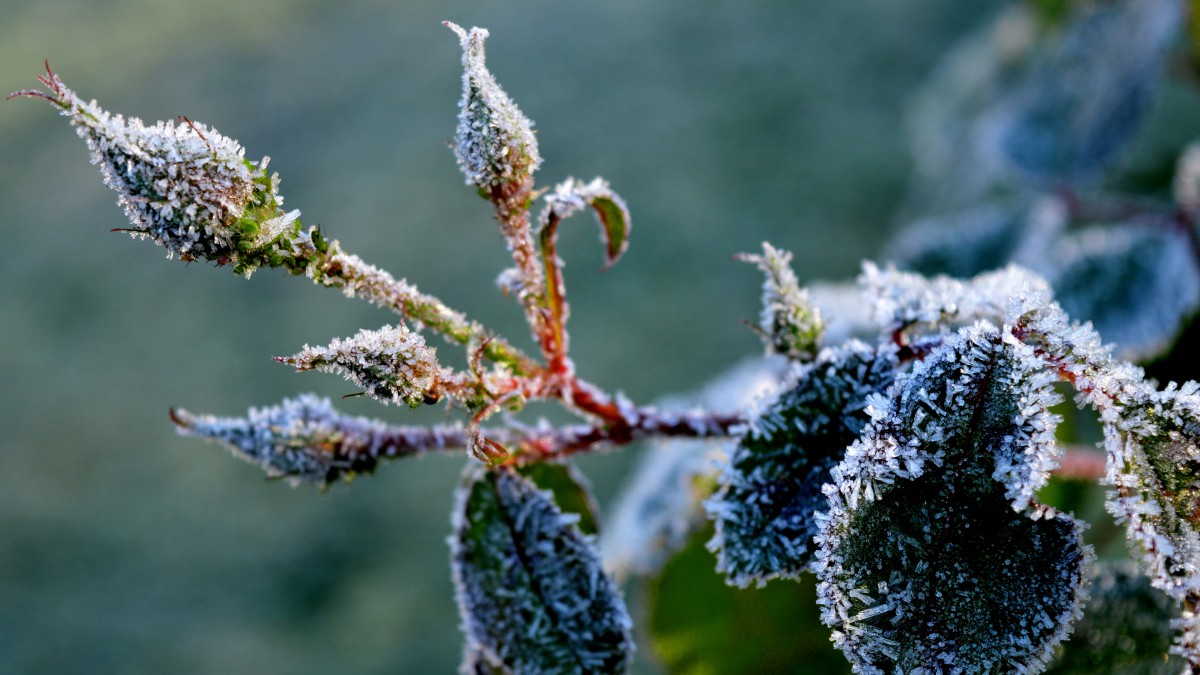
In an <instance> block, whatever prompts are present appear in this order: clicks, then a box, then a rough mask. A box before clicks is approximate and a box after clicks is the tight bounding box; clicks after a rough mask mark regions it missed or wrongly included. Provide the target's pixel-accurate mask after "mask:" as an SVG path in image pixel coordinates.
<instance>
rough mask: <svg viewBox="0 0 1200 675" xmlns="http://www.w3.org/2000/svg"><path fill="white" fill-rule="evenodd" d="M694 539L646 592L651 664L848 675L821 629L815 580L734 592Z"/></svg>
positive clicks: (701, 537) (692, 673)
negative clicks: (657, 662) (653, 655)
mask: <svg viewBox="0 0 1200 675" xmlns="http://www.w3.org/2000/svg"><path fill="white" fill-rule="evenodd" d="M711 534H712V531H711V529H709V530H708V531H707V532H701V533H698V536H696V537H693V538H692V540H691V541H690V542H689V544H688V545H687V546H686V547H684V548H683V549H682V550H680V551H679V553H677V554H676V555H675V556H673V557H672V558H671V560H670V561H668V563H667V564H666V566H665V567H664V569H663V570H662V573H661V575H660V576H659V577H657V578H656V579H654V580H653V581H651V582H650V584H649V586H648V589H647V590H648V602H649V617H648V622H649V632H650V641H651V645H652V648H653V650H654V653H655V656H657V657H658V659H659V660H660V661H661V662H662V664H663V666H665V668H666V670H667V672H670V673H673V674H674V675H724V674H725V673H766V674H769V673H822V674H825V673H828V674H830V675H836V674H837V673H848V672H850V665H849V664H848V663H847V662H846V659H845V657H844V656H842V655H841V653H840V652H838V651H837V650H836V649H834V648H833V645H832V644H830V642H829V630H828V629H827V628H825V627H824V626H822V625H821V623H820V620H819V612H818V610H817V605H816V588H815V586H816V584H815V582H814V580H813V578H812V576H807V575H806V576H805V577H804V578H802V579H801V580H800V581H797V582H791V581H788V582H783V583H777V584H772V585H771V588H770V589H737V588H733V587H731V586H729V585H727V584H726V583H725V580H724V578H723V576H722V575H720V574H718V573H717V572H715V571H714V570H713V560H712V555H711V554H709V553H708V551H706V550H705V549H704V541H705V540H706V539H707V538H708V537H709V536H710V535H711Z"/></svg>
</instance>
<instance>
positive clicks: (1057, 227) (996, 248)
mask: <svg viewBox="0 0 1200 675" xmlns="http://www.w3.org/2000/svg"><path fill="white" fill-rule="evenodd" d="M1066 215H1067V214H1066V209H1065V208H1064V206H1063V204H1062V203H1061V202H1060V201H1059V200H1057V199H1054V198H1042V199H1033V198H1030V197H1029V196H1025V195H1022V196H1020V197H1010V198H1008V199H998V200H993V201H989V202H985V203H982V204H973V205H971V206H969V207H967V208H966V209H964V210H961V211H956V212H953V213H949V214H945V215H939V216H931V217H926V218H922V219H920V220H917V221H915V222H913V223H911V224H910V225H908V226H907V227H905V228H904V229H902V230H900V231H899V232H898V233H897V234H896V236H895V237H894V238H893V240H892V243H891V244H890V245H889V246H888V253H887V255H886V256H885V257H886V258H887V259H889V260H892V261H893V262H895V263H896V264H897V265H898V266H900V267H901V268H903V269H906V270H909V271H912V272H917V273H919V274H924V275H927V276H932V275H935V274H944V275H947V276H951V277H958V278H963V277H971V276H974V275H976V274H980V273H982V272H988V271H991V270H995V269H1000V268H1002V267H1005V266H1006V265H1008V264H1009V263H1017V264H1020V265H1029V264H1030V263H1031V262H1033V261H1038V260H1040V259H1041V258H1042V257H1043V256H1044V255H1045V252H1046V250H1047V249H1048V248H1050V247H1049V244H1050V243H1051V242H1052V241H1053V240H1054V239H1055V237H1056V236H1057V235H1058V234H1059V232H1060V231H1061V230H1062V228H1063V227H1064V226H1065V225H1066Z"/></svg>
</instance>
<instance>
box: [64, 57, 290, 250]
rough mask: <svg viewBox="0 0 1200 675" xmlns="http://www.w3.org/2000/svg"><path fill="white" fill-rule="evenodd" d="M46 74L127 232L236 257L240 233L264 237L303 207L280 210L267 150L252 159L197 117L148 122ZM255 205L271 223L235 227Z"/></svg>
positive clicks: (171, 246)
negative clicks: (253, 228) (109, 109)
mask: <svg viewBox="0 0 1200 675" xmlns="http://www.w3.org/2000/svg"><path fill="white" fill-rule="evenodd" d="M49 77H50V78H51V80H50V82H52V83H53V85H52V90H53V91H54V93H55V94H57V97H58V99H59V100H60V101H61V102H62V103H61V105H62V108H63V109H62V113H63V115H65V116H67V117H69V118H70V119H71V124H72V126H74V127H75V130H76V132H77V133H78V134H79V137H80V138H82V139H83V140H85V141H86V142H87V145H88V149H89V150H91V155H92V163H93V164H96V165H98V166H99V167H100V171H101V173H102V174H103V175H104V184H105V185H107V186H108V187H110V188H112V189H113V190H114V191H116V193H117V195H118V200H117V201H118V204H120V206H121V207H122V208H123V209H124V210H125V215H126V216H127V217H128V218H129V222H130V224H131V225H132V231H131V232H130V234H131V235H133V236H135V237H150V238H151V239H153V240H154V241H155V242H156V243H158V244H160V245H161V246H163V247H164V248H166V249H167V255H168V257H173V256H176V255H178V256H180V257H183V258H184V259H197V258H198V259H205V260H216V261H221V260H226V259H230V258H234V257H236V256H237V254H238V249H237V243H238V241H239V240H246V238H247V237H248V239H249V243H251V244H252V245H256V246H257V245H261V244H264V243H266V242H267V241H269V240H270V239H271V238H272V237H274V236H275V235H277V234H279V232H280V231H282V230H283V229H284V228H285V227H286V226H288V225H290V224H291V222H292V221H294V220H295V218H296V216H297V215H299V214H298V212H293V213H292V214H287V215H285V214H283V213H282V211H281V210H280V208H279V207H280V206H281V205H282V204H283V197H282V196H280V195H279V194H277V192H276V191H277V190H278V185H279V179H278V176H277V175H272V176H270V177H268V176H267V175H266V167H267V162H268V158H265V157H264V158H263V159H262V161H261V162H259V163H257V164H255V163H252V162H248V161H247V160H246V159H245V150H244V149H243V148H242V146H241V145H239V144H238V142H237V141H235V140H233V139H231V138H228V137H226V136H223V135H221V134H219V133H217V131H216V130H215V129H212V128H209V127H207V126H205V125H203V124H201V123H199V122H195V123H192V122H186V123H185V122H181V123H180V124H178V125H176V124H173V123H172V122H159V123H157V124H154V125H153V126H147V125H146V124H144V123H143V122H142V120H140V119H138V118H136V117H131V118H125V117H123V116H121V115H112V114H110V113H108V112H107V111H105V110H103V109H101V108H100V106H99V105H98V104H97V103H96V102H95V101H87V102H85V101H84V100H83V99H81V98H80V97H79V96H78V95H77V94H76V93H75V92H74V91H72V90H70V89H68V88H67V87H66V86H64V85H63V84H62V82H61V81H60V80H59V79H58V77H57V76H55V75H50V76H49ZM255 205H257V206H264V207H267V208H268V209H269V211H270V217H269V218H261V219H258V218H256V225H262V224H269V226H268V227H263V228H259V229H257V230H256V231H254V232H251V233H246V232H240V231H238V230H237V229H235V221H237V219H238V218H240V217H241V216H242V215H243V214H244V213H246V210H247V208H248V207H251V206H255ZM264 220H265V223H264V222H263V221H264Z"/></svg>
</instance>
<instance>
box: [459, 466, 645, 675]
mask: <svg viewBox="0 0 1200 675" xmlns="http://www.w3.org/2000/svg"><path fill="white" fill-rule="evenodd" d="M577 519H578V518H577V517H576V516H574V515H571V514H563V513H562V511H560V510H559V509H558V507H557V506H555V505H554V502H553V501H552V499H551V495H550V493H549V492H543V491H540V490H538V489H537V487H536V486H534V484H533V483H531V482H530V481H529V480H527V479H526V478H524V477H522V476H521V475H519V474H517V473H516V472H515V471H512V470H510V469H504V468H500V469H494V470H485V469H482V468H478V467H470V468H469V469H468V472H467V476H466V479H465V480H464V484H463V486H462V489H461V491H460V494H459V501H458V506H457V508H456V510H455V534H454V536H453V537H452V539H451V560H452V563H453V569H454V581H455V588H456V591H457V595H458V599H459V604H460V608H461V611H462V616H463V627H464V630H465V631H466V634H467V643H468V644H467V649H466V655H467V657H468V658H473V659H476V663H475V664H474V665H475V666H478V665H479V664H480V663H483V664H486V665H488V666H491V667H499V668H502V669H503V670H505V671H507V672H513V673H616V672H624V670H625V668H626V667H627V666H628V662H629V657H630V654H631V652H632V650H633V643H632V640H631V638H630V635H629V629H630V621H629V616H628V614H627V613H626V611H625V604H624V602H623V600H622V599H621V595H620V592H619V590H618V589H617V587H616V586H615V585H614V584H613V583H612V582H611V581H610V580H609V578H608V577H607V576H605V575H604V573H603V572H602V571H601V569H600V559H599V556H598V555H597V554H596V552H595V550H594V549H593V548H592V545H591V541H590V539H589V538H586V537H584V536H583V535H582V534H580V532H579V530H578V528H576V527H575V522H576V521H577ZM467 665H472V664H471V663H468V664H467Z"/></svg>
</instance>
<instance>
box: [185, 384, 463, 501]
mask: <svg viewBox="0 0 1200 675" xmlns="http://www.w3.org/2000/svg"><path fill="white" fill-rule="evenodd" d="M172 418H173V419H174V420H175V423H176V424H177V425H178V429H179V434H180V435H182V436H192V437H195V438H202V439H206V440H211V441H216V442H218V443H220V444H221V445H224V446H225V447H226V448H228V449H229V450H230V451H231V452H232V453H233V454H234V455H235V456H236V457H238V458H240V459H244V460H246V461H247V462H250V463H251V464H257V465H258V466H260V467H262V469H263V470H264V471H266V472H267V476H268V477H271V478H286V479H288V480H290V481H292V482H293V483H296V482H299V481H305V482H309V483H314V484H316V485H319V486H322V487H323V486H325V485H328V484H329V483H331V482H333V481H335V480H337V479H338V478H339V477H346V478H349V477H351V476H353V475H355V474H360V473H371V472H372V471H374V470H375V467H376V465H377V464H378V463H379V460H381V459H393V458H398V457H401V456H404V455H407V454H413V453H414V452H416V451H417V450H416V448H438V447H447V446H450V445H456V444H457V445H461V443H462V442H463V431H462V429H461V428H460V427H450V428H438V427H432V428H420V429H417V428H404V427H389V426H388V425H386V424H384V423H383V422H380V421H377V420H372V419H369V418H366V417H354V416H351V415H345V414H343V413H341V412H338V411H337V410H335V409H334V407H333V406H332V405H330V403H329V400H328V399H324V398H318V397H317V396H314V395H312V394H305V395H302V396H299V397H297V398H294V399H284V401H283V402H282V403H280V404H279V405H276V406H270V407H267V408H251V409H250V412H249V414H248V415H247V416H246V417H214V416H212V415H193V414H191V413H189V412H187V411H186V410H173V411H172Z"/></svg>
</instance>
